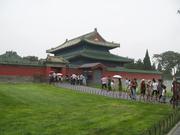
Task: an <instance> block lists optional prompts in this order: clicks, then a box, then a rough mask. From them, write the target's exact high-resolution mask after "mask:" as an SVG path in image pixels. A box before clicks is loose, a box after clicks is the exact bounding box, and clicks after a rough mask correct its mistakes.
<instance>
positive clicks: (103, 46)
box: [47, 29, 131, 67]
mask: <svg viewBox="0 0 180 135" xmlns="http://www.w3.org/2000/svg"><path fill="white" fill-rule="evenodd" d="M116 47H120V44H117V43H113V42H108V41H106V40H105V39H104V38H103V37H102V36H101V35H100V34H99V33H98V32H97V29H95V30H94V31H93V32H90V33H88V34H85V35H82V36H80V37H77V38H74V39H71V40H66V41H65V42H64V43H63V44H61V45H59V46H57V47H55V48H51V49H49V50H47V53H52V54H54V56H62V57H63V58H65V59H66V60H68V61H69V62H70V63H71V65H76V66H80V65H82V64H87V63H101V64H103V65H105V66H107V67H123V66H124V64H126V63H128V62H131V59H128V58H125V57H121V56H117V55H114V54H111V53H110V52H109V50H111V49H114V48H116Z"/></svg>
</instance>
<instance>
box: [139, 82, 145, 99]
mask: <svg viewBox="0 0 180 135" xmlns="http://www.w3.org/2000/svg"><path fill="white" fill-rule="evenodd" d="M140 91H141V95H140V100H141V97H143V100H145V94H146V83H145V80H144V79H142V81H141V85H140Z"/></svg>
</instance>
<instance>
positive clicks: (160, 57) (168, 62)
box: [153, 51, 180, 75]
mask: <svg viewBox="0 0 180 135" xmlns="http://www.w3.org/2000/svg"><path fill="white" fill-rule="evenodd" d="M153 58H154V59H155V60H156V61H157V63H158V65H159V66H160V65H161V67H162V70H163V72H164V73H168V74H173V75H174V74H176V72H177V71H180V54H179V53H177V52H173V51H166V52H164V53H161V54H154V56H153Z"/></svg>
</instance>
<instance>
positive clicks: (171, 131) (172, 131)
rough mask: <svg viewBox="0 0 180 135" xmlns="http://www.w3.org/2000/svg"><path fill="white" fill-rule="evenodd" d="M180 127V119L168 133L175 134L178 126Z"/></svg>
mask: <svg viewBox="0 0 180 135" xmlns="http://www.w3.org/2000/svg"><path fill="white" fill-rule="evenodd" d="M178 127H179V128H180V121H179V122H178V123H177V124H176V125H175V126H174V127H173V128H172V129H171V130H170V132H169V133H168V134H166V135H173V134H174V132H175V131H176V129H177V128H178Z"/></svg>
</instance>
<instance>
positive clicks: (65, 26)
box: [0, 0, 180, 59]
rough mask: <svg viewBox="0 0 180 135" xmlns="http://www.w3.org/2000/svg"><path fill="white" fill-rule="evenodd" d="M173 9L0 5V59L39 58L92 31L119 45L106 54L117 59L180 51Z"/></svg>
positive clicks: (85, 1)
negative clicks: (3, 56)
mask: <svg viewBox="0 0 180 135" xmlns="http://www.w3.org/2000/svg"><path fill="white" fill-rule="evenodd" d="M179 9H180V0H0V54H2V53H4V52H5V51H8V50H13V51H17V52H18V54H20V55H21V56H27V55H36V56H38V57H41V58H45V57H46V55H47V54H46V52H45V51H46V50H47V49H49V48H52V47H56V46H58V45H59V44H61V43H63V42H64V41H65V39H66V38H68V39H71V38H74V37H76V36H80V35H82V34H85V33H88V32H91V31H93V30H94V28H95V27H96V28H97V29H98V32H99V33H100V34H101V35H102V36H103V37H104V38H105V39H106V40H107V41H114V42H117V43H120V44H121V47H120V48H118V49H115V50H113V51H112V52H113V53H115V54H118V55H121V56H128V57H130V58H135V59H138V58H143V57H144V55H145V51H146V49H148V50H149V53H150V55H151V56H152V55H153V54H154V53H161V52H164V51H167V50H173V51H177V52H180V14H177V10H179Z"/></svg>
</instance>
